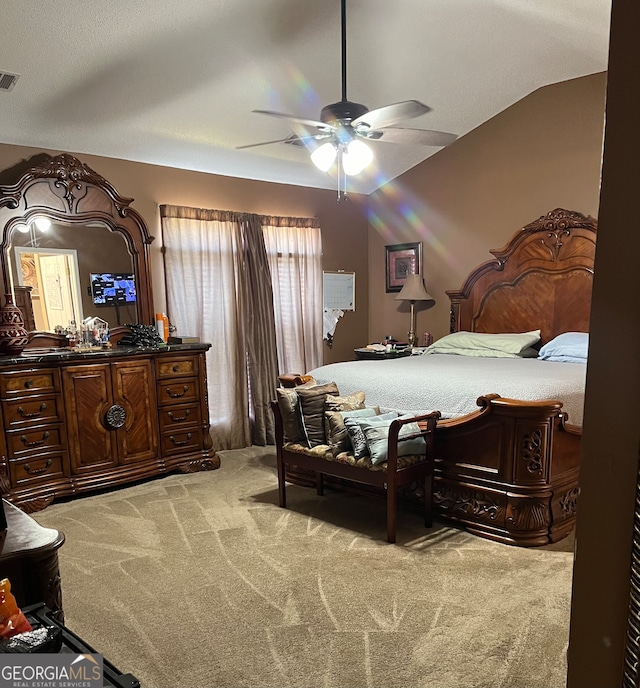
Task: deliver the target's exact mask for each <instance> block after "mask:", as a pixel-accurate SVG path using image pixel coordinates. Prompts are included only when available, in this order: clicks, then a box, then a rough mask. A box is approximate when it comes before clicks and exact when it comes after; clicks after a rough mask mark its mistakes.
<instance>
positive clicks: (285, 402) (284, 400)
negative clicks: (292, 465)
mask: <svg viewBox="0 0 640 688" xmlns="http://www.w3.org/2000/svg"><path fill="white" fill-rule="evenodd" d="M315 385H316V381H315V380H314V379H313V378H312V379H311V380H309V382H305V383H304V384H303V385H299V386H298V387H295V388H294V387H278V388H276V401H277V402H278V407H279V409H280V416H281V417H282V429H283V431H284V441H285V442H295V443H296V444H306V442H307V438H306V436H305V434H304V428H303V427H302V416H301V415H300V400H299V399H298V393H297V392H296V389H302V388H305V387H314V386H315Z"/></svg>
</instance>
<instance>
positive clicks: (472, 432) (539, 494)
mask: <svg viewBox="0 0 640 688" xmlns="http://www.w3.org/2000/svg"><path fill="white" fill-rule="evenodd" d="M478 405H479V406H480V410H479V411H477V412H475V413H472V414H469V415H467V416H464V417H462V418H457V419H455V420H450V421H441V422H440V423H439V424H438V428H437V430H436V465H435V474H434V475H435V488H434V506H435V508H436V511H439V512H440V513H441V514H442V515H443V516H445V517H447V518H449V519H453V520H455V521H458V522H460V523H461V524H463V525H464V526H465V527H466V528H467V530H469V531H471V532H473V533H476V534H477V535H482V536H483V537H488V538H491V539H494V540H498V541H500V542H506V543H509V544H515V545H522V546H535V545H544V544H547V543H549V542H555V541H557V540H560V539H561V538H563V537H565V536H566V535H567V534H568V533H569V532H570V531H571V529H572V528H573V526H574V524H575V516H576V502H577V496H578V467H579V458H580V432H579V429H577V428H571V427H570V426H568V425H566V424H565V415H564V414H563V412H562V404H561V403H560V402H557V401H553V400H545V401H536V402H524V401H517V400H513V399H505V398H501V397H499V396H497V395H488V396H484V397H480V398H479V399H478Z"/></svg>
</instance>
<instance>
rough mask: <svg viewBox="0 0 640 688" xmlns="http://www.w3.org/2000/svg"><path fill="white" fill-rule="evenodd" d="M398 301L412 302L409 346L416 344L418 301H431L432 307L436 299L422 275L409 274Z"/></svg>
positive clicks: (398, 295)
mask: <svg viewBox="0 0 640 688" xmlns="http://www.w3.org/2000/svg"><path fill="white" fill-rule="evenodd" d="M396 301H409V303H410V304H411V323H410V325H409V328H410V329H409V333H408V335H407V344H408V345H409V346H415V345H416V312H415V305H416V301H426V302H429V303H428V306H427V308H431V306H433V305H434V304H435V302H436V300H435V299H434V298H433V296H431V294H429V292H428V291H427V290H426V289H425V287H424V282H423V281H422V276H421V275H409V276H408V277H407V279H406V280H405V283H404V285H403V287H402V289H401V290H400V291H399V292H398V294H397V295H396Z"/></svg>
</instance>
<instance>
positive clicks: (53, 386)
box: [0, 368, 60, 399]
mask: <svg viewBox="0 0 640 688" xmlns="http://www.w3.org/2000/svg"><path fill="white" fill-rule="evenodd" d="M58 391H60V373H59V371H58V370H55V369H53V368H51V369H48V368H39V369H35V370H20V371H17V372H13V373H2V375H0V395H2V398H3V399H10V398H12V397H18V396H26V395H29V394H43V393H45V394H46V393H51V392H58Z"/></svg>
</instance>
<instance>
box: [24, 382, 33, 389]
mask: <svg viewBox="0 0 640 688" xmlns="http://www.w3.org/2000/svg"><path fill="white" fill-rule="evenodd" d="M24 386H25V387H26V388H27V389H30V388H31V387H33V380H25V381H24Z"/></svg>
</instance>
